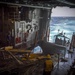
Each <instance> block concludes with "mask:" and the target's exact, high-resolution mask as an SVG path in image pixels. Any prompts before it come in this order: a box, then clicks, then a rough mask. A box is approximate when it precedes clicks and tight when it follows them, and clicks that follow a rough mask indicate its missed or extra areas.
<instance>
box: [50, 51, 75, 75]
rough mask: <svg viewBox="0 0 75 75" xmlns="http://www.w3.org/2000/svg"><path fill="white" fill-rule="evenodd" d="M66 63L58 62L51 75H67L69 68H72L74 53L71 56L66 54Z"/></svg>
mask: <svg viewBox="0 0 75 75" xmlns="http://www.w3.org/2000/svg"><path fill="white" fill-rule="evenodd" d="M66 58H67V60H68V61H67V62H59V66H58V67H56V68H55V69H54V70H53V71H52V74H51V75H68V71H69V69H70V66H72V63H73V61H74V59H75V51H74V52H73V54H72V56H71V54H68V53H67V57H66Z"/></svg>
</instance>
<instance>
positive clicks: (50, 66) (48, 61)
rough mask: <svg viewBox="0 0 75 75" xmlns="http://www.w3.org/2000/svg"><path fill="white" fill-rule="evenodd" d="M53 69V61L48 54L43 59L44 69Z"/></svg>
mask: <svg viewBox="0 0 75 75" xmlns="http://www.w3.org/2000/svg"><path fill="white" fill-rule="evenodd" d="M52 69H53V61H52V60H51V56H50V55H49V54H48V55H47V59H46V60H45V71H52Z"/></svg>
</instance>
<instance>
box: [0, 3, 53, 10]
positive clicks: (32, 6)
mask: <svg viewBox="0 0 75 75" xmlns="http://www.w3.org/2000/svg"><path fill="white" fill-rule="evenodd" d="M0 3H3V4H8V5H17V6H25V7H31V8H41V9H51V8H52V7H53V6H52V5H51V6H50V7H43V6H34V5H26V4H16V3H8V2H0Z"/></svg>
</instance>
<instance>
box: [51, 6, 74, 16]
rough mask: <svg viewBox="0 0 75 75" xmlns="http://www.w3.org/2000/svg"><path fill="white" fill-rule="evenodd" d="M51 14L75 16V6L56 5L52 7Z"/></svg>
mask: <svg viewBox="0 0 75 75" xmlns="http://www.w3.org/2000/svg"><path fill="white" fill-rule="evenodd" d="M51 16H52V17H53V16H54V17H55V16H56V17H59V16H66V17H75V8H69V7H56V8H53V9H52V13H51Z"/></svg>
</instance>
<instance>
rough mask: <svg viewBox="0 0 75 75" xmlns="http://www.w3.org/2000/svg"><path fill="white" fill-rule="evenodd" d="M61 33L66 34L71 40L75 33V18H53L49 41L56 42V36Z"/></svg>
mask: <svg viewBox="0 0 75 75" xmlns="http://www.w3.org/2000/svg"><path fill="white" fill-rule="evenodd" d="M60 32H63V33H65V36H67V37H69V38H70V40H71V38H72V35H73V32H75V17H51V21H50V38H49V41H50V42H54V39H55V37H54V35H56V34H58V33H60Z"/></svg>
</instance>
